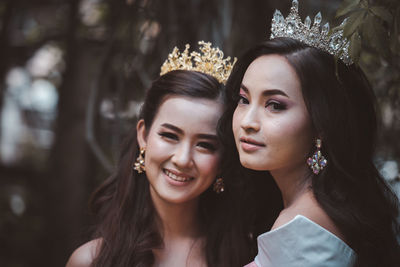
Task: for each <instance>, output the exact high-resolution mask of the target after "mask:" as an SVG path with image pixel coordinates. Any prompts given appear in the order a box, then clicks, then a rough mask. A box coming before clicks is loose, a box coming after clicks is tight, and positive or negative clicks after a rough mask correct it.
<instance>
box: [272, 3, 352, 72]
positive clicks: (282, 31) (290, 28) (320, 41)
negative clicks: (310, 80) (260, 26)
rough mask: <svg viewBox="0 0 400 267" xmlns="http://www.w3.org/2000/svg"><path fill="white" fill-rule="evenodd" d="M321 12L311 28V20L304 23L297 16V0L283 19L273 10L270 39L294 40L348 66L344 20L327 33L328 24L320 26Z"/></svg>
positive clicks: (349, 62) (347, 46) (279, 13)
mask: <svg viewBox="0 0 400 267" xmlns="http://www.w3.org/2000/svg"><path fill="white" fill-rule="evenodd" d="M321 21H322V16H321V12H318V14H317V15H316V16H315V18H314V23H313V25H312V26H311V19H310V17H309V16H307V17H306V19H305V21H304V23H303V22H302V21H301V18H300V16H299V2H298V0H293V1H292V7H291V8H290V13H289V15H288V16H287V17H286V18H284V17H283V15H282V13H281V12H280V11H279V10H275V13H274V17H273V18H272V25H271V37H270V39H274V38H277V37H289V38H292V39H296V40H298V41H300V42H302V43H304V44H307V45H309V46H312V47H315V48H318V49H321V50H323V51H326V52H328V53H329V54H331V55H333V56H335V57H338V58H340V59H341V60H342V61H343V62H344V63H345V64H346V65H350V64H352V63H353V61H352V60H351V58H350V55H349V45H350V42H349V41H348V40H347V39H346V38H344V37H343V27H344V25H345V23H346V20H344V21H343V22H342V24H341V25H340V26H339V27H338V28H336V29H335V30H332V32H331V33H330V32H329V23H326V24H325V25H324V26H322V29H321V30H320V25H321Z"/></svg>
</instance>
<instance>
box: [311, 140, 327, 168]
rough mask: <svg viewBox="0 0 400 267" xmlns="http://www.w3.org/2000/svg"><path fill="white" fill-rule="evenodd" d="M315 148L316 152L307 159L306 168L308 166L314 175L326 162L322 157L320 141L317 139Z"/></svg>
mask: <svg viewBox="0 0 400 267" xmlns="http://www.w3.org/2000/svg"><path fill="white" fill-rule="evenodd" d="M315 146H316V147H317V151H315V152H314V154H313V156H312V157H309V158H308V159H307V164H308V166H310V168H311V169H312V171H313V173H314V174H318V173H319V172H320V171H322V170H323V169H324V168H325V167H326V165H327V164H328V161H327V160H326V159H325V157H324V156H322V153H321V146H322V142H321V139H319V138H318V139H317V140H316V142H315Z"/></svg>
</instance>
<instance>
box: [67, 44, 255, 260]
mask: <svg viewBox="0 0 400 267" xmlns="http://www.w3.org/2000/svg"><path fill="white" fill-rule="evenodd" d="M199 44H200V45H201V48H200V50H201V51H202V53H198V52H192V53H190V54H189V51H188V49H189V46H188V45H187V46H186V49H185V50H184V52H182V53H180V52H179V50H178V49H177V48H175V49H174V50H173V52H172V53H171V54H170V55H169V57H168V59H167V60H166V61H165V63H164V65H163V66H162V68H161V76H160V77H159V78H158V79H157V80H155V81H154V82H153V84H152V86H151V87H150V89H149V90H148V92H147V95H146V98H145V100H144V104H143V107H142V110H141V113H140V117H139V121H138V123H137V126H136V129H135V130H133V131H131V135H130V136H128V138H127V139H126V142H125V144H124V146H123V148H122V151H121V156H120V160H119V164H118V167H117V170H116V172H115V174H114V175H112V176H111V177H110V178H109V179H107V180H106V181H105V182H104V183H103V184H102V185H101V186H100V187H99V188H98V189H97V190H96V191H95V192H94V195H93V197H92V201H91V207H92V209H93V211H94V213H95V214H96V215H97V219H98V225H97V227H96V232H95V234H94V239H93V240H92V241H90V242H88V243H86V244H84V245H83V246H81V247H80V248H78V249H77V250H76V251H75V252H74V253H73V254H72V256H71V257H70V259H69V262H68V263H67V266H68V267H74V266H96V267H97V266H110V267H111V266H112V267H116V266H124V267H125V266H174V267H180V266H191V267H192V266H193V267H196V266H226V267H228V266H229V267H231V266H242V265H243V264H245V263H246V262H248V261H249V260H250V258H251V257H250V250H249V247H250V244H249V238H248V236H247V235H245V234H240V233H241V232H242V231H241V226H240V218H238V217H237V216H236V213H235V210H234V208H236V206H237V204H235V203H237V201H238V200H239V198H238V195H237V194H236V193H235V191H234V190H235V189H234V186H232V187H229V185H230V184H233V183H234V182H233V181H231V180H230V179H229V177H223V178H221V177H220V176H219V175H220V168H219V167H220V161H221V151H222V146H221V144H220V140H219V138H218V135H217V131H216V128H217V123H218V120H219V118H220V115H221V114H222V107H223V102H222V101H223V97H222V96H223V88H224V83H225V82H226V80H227V78H228V76H229V74H230V71H231V68H232V62H231V61H230V58H229V57H228V58H225V59H224V58H223V54H222V52H221V51H220V50H219V49H217V48H212V47H211V44H210V43H204V42H200V43H199ZM224 188H226V190H224ZM224 191H225V192H224ZM235 216H236V217H235Z"/></svg>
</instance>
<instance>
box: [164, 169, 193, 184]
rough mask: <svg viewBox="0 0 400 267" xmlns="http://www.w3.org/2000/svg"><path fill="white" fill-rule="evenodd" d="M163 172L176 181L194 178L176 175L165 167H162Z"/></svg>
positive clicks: (186, 180)
mask: <svg viewBox="0 0 400 267" xmlns="http://www.w3.org/2000/svg"><path fill="white" fill-rule="evenodd" d="M164 173H165V174H166V175H167V176H168V177H169V178H171V179H172V180H175V181H178V182H188V181H191V180H193V179H194V178H193V177H183V176H179V175H176V174H174V173H172V172H170V171H168V170H166V169H164Z"/></svg>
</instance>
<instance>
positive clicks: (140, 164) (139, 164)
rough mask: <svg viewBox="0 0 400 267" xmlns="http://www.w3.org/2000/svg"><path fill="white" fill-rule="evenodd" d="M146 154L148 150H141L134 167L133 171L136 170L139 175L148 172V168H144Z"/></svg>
mask: <svg viewBox="0 0 400 267" xmlns="http://www.w3.org/2000/svg"><path fill="white" fill-rule="evenodd" d="M144 152H146V148H144V147H143V148H140V154H139V157H137V159H136V162H135V164H134V166H133V169H134V170H136V171H137V172H138V173H142V172H144V171H146V168H145V166H144V157H143V155H144Z"/></svg>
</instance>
